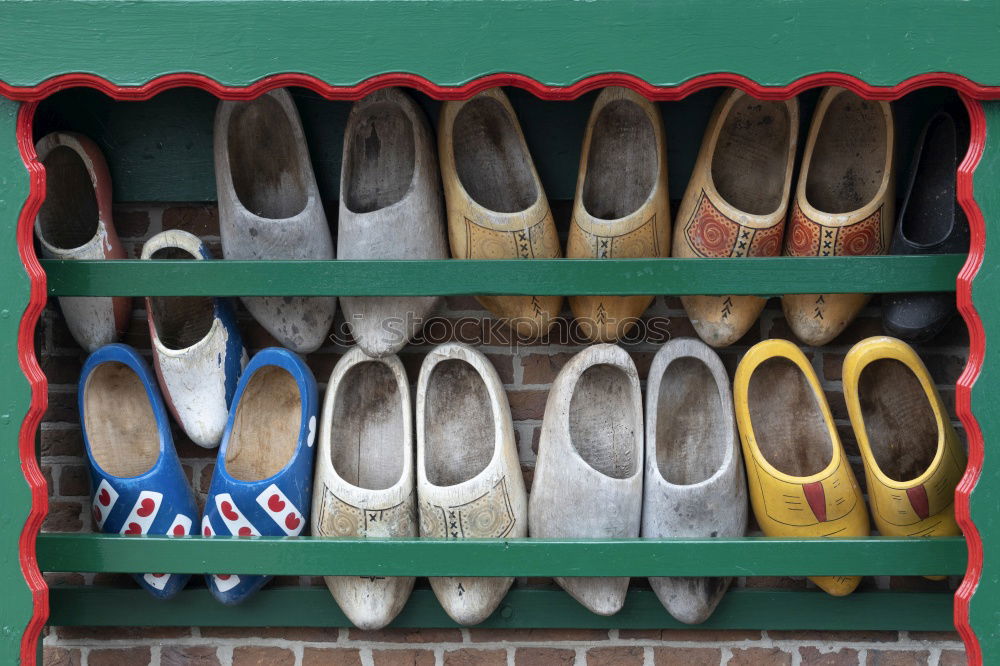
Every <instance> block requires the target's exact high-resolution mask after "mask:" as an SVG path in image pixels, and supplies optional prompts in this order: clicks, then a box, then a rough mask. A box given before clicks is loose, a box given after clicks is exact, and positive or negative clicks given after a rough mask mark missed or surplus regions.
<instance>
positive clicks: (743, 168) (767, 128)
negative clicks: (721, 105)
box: [712, 95, 792, 215]
mask: <svg viewBox="0 0 1000 666" xmlns="http://www.w3.org/2000/svg"><path fill="white" fill-rule="evenodd" d="M790 124H791V118H790V117H789V114H788V105H786V104H785V103H784V102H768V101H763V100H759V99H755V98H753V97H750V96H749V95H741V96H740V97H739V99H737V100H736V101H735V102H734V103H733V105H732V107H730V109H729V114H728V115H727V116H726V120H725V122H723V124H722V129H721V130H720V131H719V137H718V139H717V140H716V143H715V153H714V154H713V155H712V181H713V182H714V184H715V189H716V191H717V192H718V193H719V196H721V197H722V198H723V199H725V200H726V201H727V202H728V203H729V204H730V205H731V206H733V207H734V208H736V209H738V210H740V211H743V212H744V213H750V214H751V215H768V214H771V213H774V212H775V211H776V210H778V208H779V207H780V206H781V201H782V199H783V198H784V196H783V195H784V193H785V174H786V172H787V171H788V159H789V151H790V149H791V140H792V133H791V131H790Z"/></svg>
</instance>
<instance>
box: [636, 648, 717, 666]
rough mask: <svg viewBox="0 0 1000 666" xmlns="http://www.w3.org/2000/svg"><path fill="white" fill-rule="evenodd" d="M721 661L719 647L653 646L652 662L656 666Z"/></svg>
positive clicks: (706, 665)
mask: <svg viewBox="0 0 1000 666" xmlns="http://www.w3.org/2000/svg"><path fill="white" fill-rule="evenodd" d="M721 661H722V650H720V649H719V648H681V647H658V648H653V663H654V664H655V665H656V666H718V664H719V662H721Z"/></svg>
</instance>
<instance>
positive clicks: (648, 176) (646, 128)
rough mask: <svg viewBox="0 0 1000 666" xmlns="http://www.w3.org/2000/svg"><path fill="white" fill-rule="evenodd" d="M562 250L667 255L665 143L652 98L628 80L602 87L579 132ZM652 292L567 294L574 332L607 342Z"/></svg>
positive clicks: (628, 324) (629, 323)
mask: <svg viewBox="0 0 1000 666" xmlns="http://www.w3.org/2000/svg"><path fill="white" fill-rule="evenodd" d="M566 256H567V257H570V258H574V259H581V258H586V259H628V258H636V257H667V256H670V192H669V191H668V189H667V144H666V139H665V138H664V135H663V120H662V118H661V117H660V110H659V109H658V108H657V106H656V105H655V104H654V103H653V102H650V101H649V100H647V99H646V98H644V97H642V96H641V95H639V94H638V93H635V92H632V91H631V90H629V89H628V88H605V89H604V90H603V91H601V94H600V95H598V96H597V100H596V101H595V102H594V108H593V110H592V111H591V112H590V120H589V121H588V122H587V131H586V134H585V135H584V139H583V151H582V154H581V156H580V168H579V173H578V175H577V181H576V196H575V197H574V201H573V218H572V220H570V229H569V240H568V241H567V244H566ZM652 302H653V296H613V297H609V296H570V297H569V306H570V308H571V309H572V310H573V316H574V317H575V318H576V323H577V326H578V327H579V330H580V332H581V333H582V334H583V335H584V336H585V337H586V338H588V339H589V340H591V341H593V342H614V341H616V340H619V339H620V338H622V337H623V336H625V335H627V334H628V333H629V331H631V330H632V328H633V327H634V326H635V325H636V322H637V320H638V318H639V317H640V316H641V315H642V313H643V312H645V310H646V308H648V307H649V304H650V303H652Z"/></svg>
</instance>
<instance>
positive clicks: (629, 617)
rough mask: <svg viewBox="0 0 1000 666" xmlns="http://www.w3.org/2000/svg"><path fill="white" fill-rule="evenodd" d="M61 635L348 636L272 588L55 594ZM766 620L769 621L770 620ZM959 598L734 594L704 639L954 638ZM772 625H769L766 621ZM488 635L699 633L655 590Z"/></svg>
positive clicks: (439, 621)
mask: <svg viewBox="0 0 1000 666" xmlns="http://www.w3.org/2000/svg"><path fill="white" fill-rule="evenodd" d="M49 606H50V608H51V616H50V622H51V624H53V625H55V626H131V627H136V626H160V627H162V626H184V627H189V626H202V627H211V626H226V627H240V626H243V627H265V626H266V627H348V626H350V622H348V620H347V618H346V617H345V616H344V614H343V613H342V612H341V611H340V609H339V608H338V607H337V605H336V603H334V601H333V598H332V597H331V596H330V593H329V592H328V591H327V589H326V588H325V587H312V588H308V587H269V588H265V589H263V590H261V591H260V592H258V593H257V594H256V595H254V596H253V597H252V598H250V599H248V600H247V601H246V602H244V603H242V604H240V605H238V606H224V605H222V604H220V603H219V602H218V601H216V600H215V599H213V598H212V596H211V595H210V594H209V592H208V590H206V589H204V588H201V589H198V588H190V587H189V589H185V590H182V591H181V592H180V594H178V595H177V596H176V597H175V598H174V599H171V600H170V601H161V600H158V599H153V598H152V597H150V596H149V594H147V593H146V592H145V591H144V590H139V589H130V590H126V589H116V588H106V587H54V588H53V589H52V590H51V591H50V592H49ZM765 611H766V612H765ZM951 614H952V595H951V592H948V591H945V592H889V591H877V592H862V591H859V592H855V593H854V594H851V595H849V596H846V597H839V598H838V597H831V596H830V595H828V594H825V593H823V592H821V591H820V590H817V589H801V590H798V589H797V590H767V589H748V588H740V589H733V590H730V591H729V592H728V593H727V594H726V596H725V597H724V598H723V600H722V601H721V602H720V603H719V607H718V608H717V609H716V611H715V613H713V615H712V617H710V618H709V619H708V621H707V622H705V623H704V624H700V625H698V626H697V627H696V628H699V629H772V630H775V629H787V630H794V629H827V630H850V629H855V630H865V631H872V630H899V629H904V630H910V631H951V630H952V629H953V625H952V617H951ZM765 616H766V617H765ZM390 626H393V627H413V628H438V627H456V626H458V625H456V624H455V623H454V622H453V621H452V620H451V619H450V618H449V617H448V616H447V615H446V614H445V612H444V611H443V610H441V606H440V604H438V602H437V599H435V598H434V594H433V593H432V592H431V590H430V589H427V588H419V587H418V588H417V589H415V590H414V591H413V595H412V596H411V597H410V600H409V602H408V603H407V604H406V607H405V608H404V609H403V611H402V613H400V615H399V617H397V618H396V620H395V621H394V622H393V623H392V625H390ZM478 626H480V627H488V628H510V629H515V628H553V629H555V628H558V629H564V628H572V629H589V628H594V629H691V626H690V625H685V624H681V623H680V622H678V621H677V620H675V619H673V618H672V617H671V616H670V615H668V614H667V612H666V611H665V610H663V606H662V605H661V604H660V602H659V600H658V599H657V598H656V595H654V594H653V592H652V591H651V590H648V589H633V590H631V591H630V592H629V595H628V598H627V600H626V602H625V606H624V608H622V610H621V611H620V612H618V613H617V614H615V615H612V616H611V617H602V616H600V615H594V614H593V613H591V612H590V611H588V610H587V609H586V608H584V607H583V606H581V605H580V604H579V603H577V602H576V601H575V600H574V599H573V598H572V597H570V596H569V595H568V594H566V593H565V592H563V591H562V590H560V589H556V588H520V587H514V588H513V589H512V590H511V591H510V592H509V593H508V594H507V597H506V598H505V599H504V601H503V603H502V604H501V605H500V607H499V608H498V609H497V611H496V612H495V613H493V615H492V616H490V617H489V618H488V619H487V620H486V621H485V622H483V623H482V624H480V625H478Z"/></svg>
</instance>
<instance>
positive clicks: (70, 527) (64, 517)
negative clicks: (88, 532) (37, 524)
mask: <svg viewBox="0 0 1000 666" xmlns="http://www.w3.org/2000/svg"><path fill="white" fill-rule="evenodd" d="M82 511H83V506H82V505H81V504H80V502H49V515H48V516H46V517H45V524H44V525H43V526H42V531H43V532H79V531H80V530H82V529H83V520H82V519H81V518H80V515H81V512H82Z"/></svg>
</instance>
